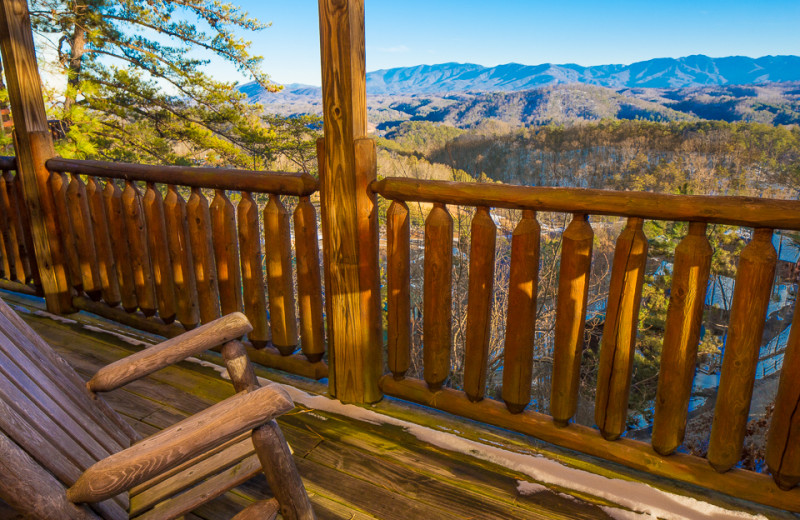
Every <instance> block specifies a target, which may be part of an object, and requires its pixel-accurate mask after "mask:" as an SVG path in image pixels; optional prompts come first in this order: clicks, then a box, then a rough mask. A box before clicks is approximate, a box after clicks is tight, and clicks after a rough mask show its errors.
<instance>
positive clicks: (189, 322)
mask: <svg viewBox="0 0 800 520" xmlns="http://www.w3.org/2000/svg"><path fill="white" fill-rule="evenodd" d="M164 219H165V221H166V224H167V230H168V231H167V233H168V235H169V238H168V240H167V244H168V245H169V248H168V249H169V257H170V263H171V264H172V279H173V282H174V287H175V316H176V318H177V320H178V321H179V322H181V324H182V325H183V327H184V328H186V329H187V330H188V329H193V328H195V327H197V324H198V323H199V322H200V311H199V309H198V303H197V287H196V285H195V281H194V264H193V261H192V258H193V251H192V246H191V244H190V242H189V222H188V216H187V211H186V202H185V201H184V200H183V197H182V196H181V194H180V193H178V190H177V188H176V187H175V185H174V184H170V185H169V186H168V187H167V197H166V199H164Z"/></svg>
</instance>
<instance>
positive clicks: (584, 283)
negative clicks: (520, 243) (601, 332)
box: [550, 213, 594, 426]
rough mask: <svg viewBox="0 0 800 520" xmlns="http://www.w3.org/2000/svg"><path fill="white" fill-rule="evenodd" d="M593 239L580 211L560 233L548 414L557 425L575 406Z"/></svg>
mask: <svg viewBox="0 0 800 520" xmlns="http://www.w3.org/2000/svg"><path fill="white" fill-rule="evenodd" d="M593 240H594V231H592V226H591V225H589V222H588V216H587V215H584V214H580V213H576V214H575V215H574V216H573V217H572V222H570V224H569V226H567V228H566V229H565V230H564V233H563V234H562V236H561V266H560V268H559V278H558V303H557V304H556V324H555V338H554V340H555V347H554V351H553V384H552V391H551V394H550V415H552V416H553V421H554V422H555V423H556V424H557V425H559V426H565V425H566V424H567V423H568V422H569V420H570V419H572V416H573V415H575V411H576V410H577V408H578V384H579V382H580V377H581V355H582V353H583V341H584V340H583V332H584V327H585V324H586V303H587V298H588V296H589V275H590V272H591V267H592V241H593Z"/></svg>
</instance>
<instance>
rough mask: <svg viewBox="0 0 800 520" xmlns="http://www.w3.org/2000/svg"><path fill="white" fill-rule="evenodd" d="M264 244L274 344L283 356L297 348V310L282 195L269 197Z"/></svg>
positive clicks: (287, 213)
mask: <svg viewBox="0 0 800 520" xmlns="http://www.w3.org/2000/svg"><path fill="white" fill-rule="evenodd" d="M264 238H265V240H264V244H265V245H266V244H269V245H268V246H265V249H266V257H267V258H266V261H267V262H266V263H267V286H268V289H269V318H270V324H271V325H272V344H273V345H274V346H275V347H276V348H277V349H278V351H280V353H281V354H282V355H284V356H288V355H289V354H291V353H292V352H294V351H295V349H296V348H297V309H296V306H295V303H294V284H293V283H292V237H291V230H290V227H289V212H287V211H286V208H285V207H284V206H283V203H282V202H281V198H280V195H275V194H273V195H270V197H269V202H268V203H267V205H266V207H264Z"/></svg>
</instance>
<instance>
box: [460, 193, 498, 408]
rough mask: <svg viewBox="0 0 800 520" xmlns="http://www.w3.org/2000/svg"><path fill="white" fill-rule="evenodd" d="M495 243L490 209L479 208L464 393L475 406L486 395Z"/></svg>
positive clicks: (473, 237) (475, 219) (471, 253)
mask: <svg viewBox="0 0 800 520" xmlns="http://www.w3.org/2000/svg"><path fill="white" fill-rule="evenodd" d="M496 243H497V226H495V224H494V221H493V220H492V216H491V215H490V214H489V208H487V207H485V206H480V207H478V209H477V211H476V212H475V216H474V217H473V218H472V230H471V237H470V250H469V288H468V294H467V334H466V348H465V352H464V393H465V394H467V397H468V398H469V400H470V401H473V402H474V401H480V400H481V399H483V397H484V395H485V393H486V372H487V370H488V363H489V338H490V333H491V329H492V322H491V313H492V296H493V293H494V256H495V249H496Z"/></svg>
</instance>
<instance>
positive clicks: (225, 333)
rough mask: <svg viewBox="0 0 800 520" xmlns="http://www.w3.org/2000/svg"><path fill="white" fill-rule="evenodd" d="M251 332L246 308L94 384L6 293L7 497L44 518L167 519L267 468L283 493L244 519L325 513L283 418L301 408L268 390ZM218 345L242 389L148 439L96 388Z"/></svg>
mask: <svg viewBox="0 0 800 520" xmlns="http://www.w3.org/2000/svg"><path fill="white" fill-rule="evenodd" d="M250 330H252V327H251V326H250V323H249V322H248V321H247V318H246V317H245V316H244V315H243V314H240V313H234V314H230V315H228V316H225V317H223V318H220V319H218V320H215V321H213V322H211V323H208V324H207V325H203V326H202V327H199V328H197V329H195V330H192V331H190V332H187V333H185V334H182V335H181V336H178V337H176V338H173V339H171V340H168V341H165V342H164V343H161V344H159V345H156V346H153V347H151V348H148V349H145V350H143V351H141V352H138V353H136V354H133V355H131V356H128V357H127V358H124V359H121V360H119V361H117V362H115V363H112V364H111V365H108V366H107V367H104V368H103V369H101V370H100V371H98V372H97V374H96V375H95V376H94V377H93V378H92V379H91V380H90V381H89V382H88V383H86V384H84V383H83V382H82V381H81V379H80V377H79V376H78V374H77V373H76V372H75V371H74V370H73V369H72V368H71V367H70V366H69V365H68V364H67V363H66V362H65V361H64V360H63V359H62V358H61V357H59V356H58V354H56V353H55V352H54V351H53V349H52V348H51V347H50V346H49V345H47V343H45V342H44V340H42V338H41V337H39V336H38V335H37V334H36V333H35V332H34V331H33V329H31V328H30V327H29V326H28V324H27V323H25V322H24V321H23V320H22V319H21V318H20V317H19V316H17V315H16V313H15V312H14V311H13V310H11V309H10V308H9V307H8V305H6V304H5V302H3V301H2V300H0V498H2V499H3V500H5V501H6V502H7V503H8V504H9V505H10V506H11V507H13V508H15V509H16V510H18V511H19V512H21V513H23V514H25V515H28V516H30V517H33V518H44V519H50V518H52V519H62V518H64V519H66V518H69V519H73V518H74V519H86V518H109V519H123V518H129V517H134V518H142V519H159V520H160V519H169V518H176V517H179V516H182V515H184V514H186V513H187V512H189V511H191V510H193V509H195V508H197V507H198V506H200V505H202V504H203V503H205V502H207V501H209V500H211V499H213V498H215V497H217V496H219V495H221V494H223V493H224V492H226V491H227V490H229V489H231V488H233V487H235V486H237V485H239V484H241V483H243V482H245V481H246V480H248V479H249V478H251V477H252V476H254V475H255V474H257V473H258V472H259V471H260V470H262V469H263V471H264V474H265V476H266V477H267V482H268V483H269V485H270V488H271V490H272V493H273V495H274V496H275V499H272V500H269V501H262V502H256V503H254V504H252V505H251V506H250V507H248V508H246V509H245V510H244V511H242V512H240V513H239V514H238V515H236V516H235V517H234V518H236V519H245V518H247V519H251V518H274V517H275V516H276V515H277V512H278V509H279V508H280V512H281V514H282V515H283V516H284V518H287V519H303V520H305V519H313V518H314V512H313V511H312V509H311V503H310V501H309V499H308V495H307V494H306V491H305V489H304V488H303V484H302V481H301V480H300V476H299V474H298V473H297V469H296V468H295V465H294V462H293V460H292V457H291V454H290V452H289V448H288V446H287V444H286V441H285V440H284V438H283V435H282V433H281V431H280V429H279V428H278V425H277V423H276V422H275V421H274V418H275V417H277V416H279V415H281V414H283V413H285V412H287V411H288V410H291V409H292V408H293V406H294V405H293V403H292V400H291V399H290V398H289V396H288V395H287V394H286V392H285V391H284V390H283V389H282V388H280V387H279V386H277V385H269V386H264V387H259V384H258V380H257V379H256V377H255V373H254V372H253V368H252V366H251V365H250V362H249V360H248V359H247V356H246V353H245V350H244V347H243V346H242V344H241V343H240V342H239V341H238V340H237V339H238V338H241V337H242V336H243V335H244V334H246V333H248V332H249V331H250ZM218 345H224V346H223V348H222V353H223V357H224V359H225V362H226V364H227V367H228V372H229V374H230V376H231V380H232V381H233V384H234V387H235V389H236V391H237V393H236V395H234V396H232V397H230V398H228V399H226V400H224V401H222V402H220V403H217V404H215V405H213V406H211V407H210V408H208V409H206V410H204V411H202V412H200V413H197V414H195V415H194V416H192V417H189V418H187V419H184V420H183V421H181V422H179V423H177V424H175V425H173V426H171V427H169V428H167V429H165V430H162V431H161V432H159V433H156V434H154V435H152V436H150V437H148V438H146V439H143V440H140V438H139V435H138V434H137V433H136V432H135V431H134V430H133V429H132V428H131V427H130V426H129V425H128V424H127V423H126V422H125V421H124V420H123V419H122V417H120V416H119V415H118V414H117V413H116V412H115V411H114V410H112V409H111V408H110V407H109V406H108V405H107V404H106V403H105V402H104V401H103V400H102V399H101V398H99V397H97V395H96V392H105V391H109V390H113V389H115V388H118V387H120V386H122V385H124V384H126V383H128V382H131V381H133V380H135V379H138V378H141V377H143V376H146V375H148V374H150V373H152V372H154V371H156V370H158V369H160V368H163V367H166V366H167V365H169V364H172V363H175V362H178V361H180V360H183V359H186V358H187V357H189V356H192V355H197V354H199V353H200V352H202V351H204V350H206V349H209V348H213V347H216V346H218ZM251 432H252V433H251ZM254 451H255V454H253V452H254ZM256 455H257V456H256ZM129 492H130V496H129Z"/></svg>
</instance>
